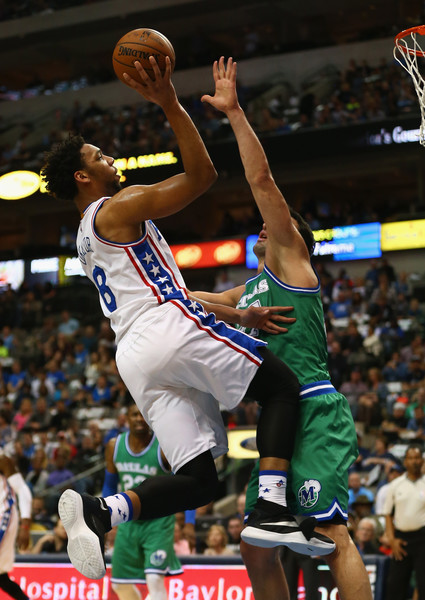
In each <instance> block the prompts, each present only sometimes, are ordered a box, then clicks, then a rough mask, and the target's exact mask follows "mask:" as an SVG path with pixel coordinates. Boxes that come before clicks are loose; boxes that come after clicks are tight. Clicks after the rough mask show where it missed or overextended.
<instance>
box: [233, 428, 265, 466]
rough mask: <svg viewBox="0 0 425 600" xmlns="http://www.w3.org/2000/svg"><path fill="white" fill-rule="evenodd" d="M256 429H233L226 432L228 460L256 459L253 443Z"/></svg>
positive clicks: (255, 446)
mask: <svg viewBox="0 0 425 600" xmlns="http://www.w3.org/2000/svg"><path fill="white" fill-rule="evenodd" d="M256 431H257V428H256V427H235V428H234V429H228V430H227V440H228V444H229V452H228V453H227V455H228V457H229V458H247V459H249V458H258V457H259V454H258V450H257V444H256V442H255V435H256Z"/></svg>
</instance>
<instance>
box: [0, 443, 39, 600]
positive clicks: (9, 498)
mask: <svg viewBox="0 0 425 600" xmlns="http://www.w3.org/2000/svg"><path fill="white" fill-rule="evenodd" d="M17 501H18V505H19V510H18V508H17V506H16V502H17ZM31 503H32V495H31V491H30V489H29V487H28V486H27V484H26V483H25V481H24V479H23V477H22V475H21V473H19V472H18V471H17V470H16V468H15V465H14V463H13V461H12V459H11V458H9V457H8V456H6V455H5V454H3V453H2V454H0V521H1V525H0V589H2V590H3V591H4V592H6V594H8V595H9V596H10V597H11V598H15V599H16V600H28V596H27V595H26V594H25V593H24V592H23V591H22V589H21V588H20V587H19V585H18V584H17V583H16V582H15V581H12V580H11V579H10V577H9V575H8V573H9V571H11V570H12V569H13V563H14V562H15V544H16V540H18V546H19V547H20V548H23V549H25V548H27V547H28V543H29V535H30V534H29V529H30V524H31Z"/></svg>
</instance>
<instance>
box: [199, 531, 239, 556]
mask: <svg viewBox="0 0 425 600" xmlns="http://www.w3.org/2000/svg"><path fill="white" fill-rule="evenodd" d="M227 542H228V537H227V533H226V530H225V528H224V527H223V525H211V527H210V528H209V529H208V531H207V536H206V543H207V548H206V549H205V550H204V555H205V556H233V555H234V552H233V550H231V549H230V548H228V547H227Z"/></svg>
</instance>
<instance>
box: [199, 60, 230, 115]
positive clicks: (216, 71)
mask: <svg viewBox="0 0 425 600" xmlns="http://www.w3.org/2000/svg"><path fill="white" fill-rule="evenodd" d="M213 77H214V82H215V94H214V96H209V95H208V94H205V95H204V96H202V98H201V102H208V104H211V106H213V107H214V108H216V109H217V110H221V111H222V112H224V113H227V112H228V111H230V110H232V109H235V108H238V107H239V102H238V95H237V92H236V63H235V62H233V59H232V58H231V57H230V58H228V59H227V64H225V63H224V56H222V57H220V60H219V61H214V65H213Z"/></svg>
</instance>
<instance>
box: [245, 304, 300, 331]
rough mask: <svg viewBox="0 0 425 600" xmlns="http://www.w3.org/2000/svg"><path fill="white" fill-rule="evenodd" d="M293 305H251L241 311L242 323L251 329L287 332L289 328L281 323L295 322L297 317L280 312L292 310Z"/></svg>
mask: <svg viewBox="0 0 425 600" xmlns="http://www.w3.org/2000/svg"><path fill="white" fill-rule="evenodd" d="M291 310H294V307H293V306H249V307H248V308H246V309H245V310H242V311H241V313H242V314H241V320H240V325H242V326H243V327H250V328H251V329H262V330H263V331H267V333H272V334H277V333H287V332H288V329H287V328H286V327H283V326H282V325H280V324H279V323H286V324H288V325H290V324H292V323H295V321H296V318H295V317H285V316H284V315H281V314H279V313H282V312H290V311H291Z"/></svg>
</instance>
